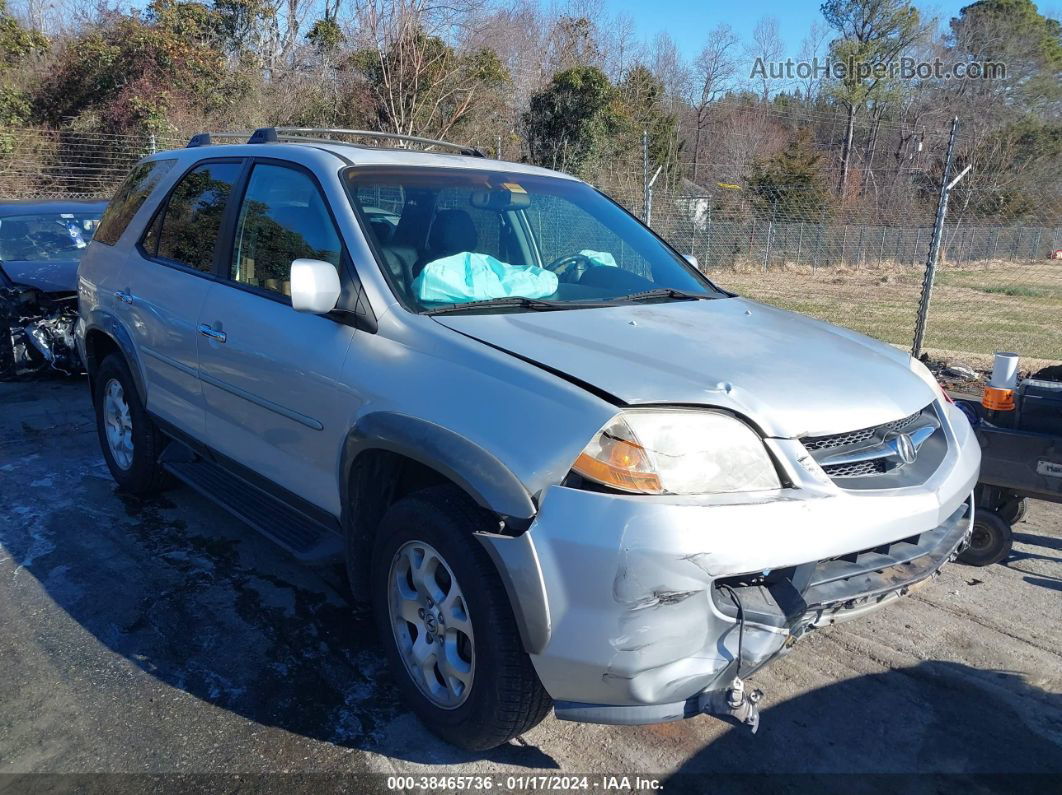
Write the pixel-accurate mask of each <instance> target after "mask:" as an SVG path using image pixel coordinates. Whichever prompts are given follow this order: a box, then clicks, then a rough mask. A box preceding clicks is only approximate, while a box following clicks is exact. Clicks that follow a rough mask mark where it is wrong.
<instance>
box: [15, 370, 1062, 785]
mask: <svg viewBox="0 0 1062 795" xmlns="http://www.w3.org/2000/svg"><path fill="white" fill-rule="evenodd" d="M1016 531H1017V532H1016V542H1015V545H1014V553H1013V555H1012V557H1011V559H1010V560H1009V561H1008V562H1007V564H1006V565H996V566H992V567H990V568H988V569H973V568H968V567H964V566H960V565H955V564H953V565H951V566H949V567H948V568H947V569H945V571H944V573H943V574H942V576H940V577H939V578H937V579H936V580H934V581H933V582H932V583H930V584H929V585H927V586H926V587H925V588H923V589H921V590H919V591H917V592H916V593H914V594H912V595H911V596H909V597H908V598H905V599H903V600H901V601H900V602H898V603H897V604H895V605H893V606H891V607H890V608H888V609H885V610H883V611H880V612H878V613H876V614H874V615H873V616H871V617H869V618H866V619H864V620H862V621H858V622H853V623H849V624H846V625H843V626H839V627H835V628H829V629H823V630H819V631H818V632H815V633H812V635H810V636H809V637H807V638H805V639H804V640H802V641H801V642H800V643H799V644H797V646H796V648H795V649H794V651H793V652H792V653H791V654H790V655H789V656H788V657H787V658H786V659H784V660H782V661H780V662H778V663H776V664H775V665H773V666H771V667H769V668H768V669H766V670H765V671H762V672H760V673H759V674H758V675H757V676H756V677H755V678H754V684H755V685H756V686H758V687H760V688H762V689H763V690H764V692H765V694H766V696H765V700H764V703H763V705H762V706H763V707H764V709H763V713H762V724H761V728H760V732H759V734H757V735H756V736H752V735H750V734H749V733H748V732H747V731H746V730H744V729H740V728H736V727H732V726H730V725H728V724H725V723H722V722H720V721H717V720H714V719H711V718H707V717H702V718H698V719H694V720H690V721H684V722H680V723H672V724H664V725H658V726H643V727H606V726H589V725H579V724H572V723H565V722H561V721H557V720H554V719H553V718H552V717H551V718H549V719H547V720H546V721H545V722H544V723H542V724H541V725H540V726H539V727H537V728H536V729H534V730H533V731H532V732H530V733H529V734H527V735H526V736H525V737H523V738H521V740H522V741H518V742H515V743H513V744H512V745H510V746H506V747H504V748H501V749H498V750H496V751H493V752H491V753H488V754H482V755H469V754H465V753H463V752H459V751H456V750H454V749H453V748H450V747H449V746H446V745H444V744H442V743H441V742H439V741H437V740H436V739H434V738H433V737H432V736H431V735H430V734H428V733H427V732H426V731H425V730H424V729H423V728H421V726H420V725H419V724H418V722H417V721H416V720H415V719H414V718H413V717H412V715H411V714H410V713H409V712H408V711H407V710H406V709H405V708H404V707H403V706H402V705H401V703H400V702H399V700H398V698H397V694H396V690H395V687H394V685H393V684H392V681H391V678H390V674H389V672H388V671H387V670H386V668H385V667H384V665H383V663H382V659H381V654H380V650H379V648H378V646H377V644H376V641H375V636H374V632H373V629H372V627H371V625H370V622H369V620H368V617H367V613H366V610H365V609H364V607H362V606H358V605H354V604H352V603H351V602H350V599H349V597H348V595H347V591H346V588H345V585H344V581H343V576H342V573H341V571H340V570H339V569H338V567H336V568H324V569H313V568H306V567H303V566H301V565H300V564H298V563H297V562H295V561H293V560H291V559H290V558H288V557H287V556H286V555H285V554H284V553H283V552H281V551H280V550H279V549H277V548H276V547H274V546H272V545H271V544H270V543H269V542H268V541H266V540H264V539H263V538H261V537H260V536H258V535H257V534H256V533H254V531H252V530H250V529H249V528H247V527H246V526H244V525H242V524H241V523H239V522H238V521H236V520H234V519H232V518H230V517H229V516H228V515H227V514H224V513H222V512H220V511H219V510H218V509H216V508H215V507H214V506H213V505H212V504H210V503H209V502H207V501H205V500H204V499H202V498H200V497H199V496H197V495H196V494H194V493H193V492H191V491H190V490H189V489H187V488H174V489H172V490H170V491H167V492H166V493H165V494H164V495H162V496H160V497H158V498H154V499H151V500H147V501H140V500H136V499H132V498H129V497H126V496H123V495H121V494H118V493H116V491H115V487H114V484H113V482H112V481H111V479H110V477H109V475H108V473H107V469H106V467H105V465H104V463H103V460H102V458H101V457H100V454H99V449H98V443H97V439H96V434H95V427H94V423H93V420H92V415H91V408H90V405H89V399H88V393H87V389H86V387H85V385H84V383H83V382H80V381H74V380H58V381H45V382H40V383H33V384H29V383H27V384H0V774H12V773H35V774H39V773H52V774H72V773H77V774H85V773H126V774H128V773H139V774H174V773H185V774H214V775H232V774H241V775H243V776H244V778H242V779H239V780H238V781H240V782H242V784H240V785H238V786H235V787H234V789H241V788H251V789H254V788H257V786H258V785H259V784H262V785H264V783H265V782H267V781H272V782H273V783H275V781H276V780H280V779H269V778H266V779H261V778H255V776H257V775H258V774H275V773H289V774H306V775H309V774H313V775H320V776H322V777H321V778H311V779H307V778H302V777H298V776H296V777H295V778H291V779H284V780H286V781H288V782H289V783H295V782H304V783H305V782H314V783H313V784H312V787H313V788H315V787H317V786H319V785H321V784H323V783H324V782H340V783H341V782H344V781H346V782H349V781H352V780H353V779H348V778H346V777H347V776H349V775H350V774H358V773H387V774H395V773H399V774H410V775H414V776H420V775H446V774H451V775H452V774H471V773H486V772H490V773H505V774H508V773H513V774H519V775H529V774H535V773H547V774H558V773H565V774H570V773H591V774H608V775H621V774H626V775H631V776H633V775H634V774H642V775H643V777H644V776H645V775H651V776H653V777H655V778H656V779H657V780H658V782H659V783H660V784H661V785H662V786H663V787H664V788H665V789H668V790H671V791H676V790H682V789H688V790H690V791H694V790H700V789H703V788H704V787H707V786H708V785H707V783H706V782H715V783H717V784H718V782H720V781H726V782H728V783H729V784H730V785H732V786H731V787H729V788H733V789H743V788H747V789H748V790H749V791H757V790H759V789H762V788H763V786H764V782H765V781H766V780H765V779H761V778H757V777H756V776H751V777H748V778H745V777H743V776H745V775H747V774H770V775H773V776H774V777H775V778H773V779H771V780H770V781H771V782H773V784H774V785H776V786H775V787H774V788H782V789H784V788H787V787H796V788H805V787H806V785H807V784H808V783H809V781H815V782H816V788H817V789H819V790H822V789H827V790H830V789H833V790H836V791H842V790H844V791H849V790H850V789H851V788H853V786H854V785H856V784H857V783H858V784H860V785H862V786H855V788H857V789H867V788H870V789H876V790H879V791H882V792H886V791H888V792H893V791H895V790H896V788H897V782H898V781H899V780H898V779H894V778H890V777H887V776H879V777H871V778H866V777H860V778H856V779H853V778H848V777H844V776H833V775H825V774H867V773H877V774H896V773H900V774H908V775H907V777H905V778H904V779H902V780H903V781H905V782H906V784H908V785H910V784H911V783H913V782H915V781H921V782H930V783H927V786H928V787H929V789H927V790H926V791H938V790H940V789H942V788H949V787H950V785H954V786H956V787H958V786H960V785H962V786H965V785H966V784H971V783H972V784H974V785H979V787H980V788H983V789H1006V788H1012V787H1017V785H1018V782H1021V786H1022V787H1025V786H1028V784H1029V782H1030V781H1031V779H1027V778H1019V777H1017V775H1016V774H1025V775H1028V774H1039V775H1043V776H1051V775H1053V776H1054V777H1055V778H1054V781H1055V786H1057V781H1058V776H1059V775H1060V774H1062V598H1060V597H1062V506H1056V505H1049V504H1046V503H1033V504H1032V505H1031V507H1030V511H1029V515H1028V518H1027V519H1026V521H1025V522H1023V523H1022V524H1020V525H1019V526H1018V527H1017V528H1016ZM705 774H713V775H718V774H728V777H727V778H725V779H718V778H714V777H713V775H705ZM800 774H822V777H821V778H815V779H811V778H808V777H807V776H803V775H800ZM911 774H920V775H919V777H918V778H911V777H910V775H911ZM921 774H937V775H940V774H997V777H995V778H991V777H977V776H975V777H974V778H971V779H968V780H966V781H965V783H964V782H963V781H960V780H959V779H955V778H945V779H932V780H930V779H927V778H924V777H922V775H921ZM248 776H250V778H248ZM123 780H125V781H127V782H132V781H137V780H138V779H123ZM169 780H171V781H172V779H169ZM99 781H100V782H106V783H101V784H100V787H101V788H102V789H111V788H115V787H117V784H116V783H115V782H116V780H108V779H99ZM594 781H597V779H595V780H594ZM931 781H932V782H936V783H931ZM1043 781H1044V782H1046V781H1048V779H1044V780H1043ZM942 782H943V784H942ZM33 783H36V784H37V785H38V786H37V787H36V788H37V789H49V788H51V789H64V788H69V785H70V780H69V779H63V778H62V777H60V778H57V779H48V778H38V777H31V778H17V777H12V776H10V775H6V776H0V790H4V789H5V787H6V788H7V789H9V790H12V791H13V790H15V789H19V790H21V789H25V788H27V787H29V788H33V787H32V784H33ZM620 783H621V784H622V782H620ZM376 784H377V785H378V787H377V788H382V787H383V786H384V784H383V783H382V780H378V781H377V782H376ZM944 784H947V785H948V786H944ZM595 788H596V787H595ZM631 788H636V787H635V786H634V782H633V779H632V783H631ZM906 788H908V787H906V786H905V789H906ZM974 788H975V789H977V788H978V786H975V787H974ZM1037 788H1038V789H1039V788H1040V786H1037ZM1056 791H1057V790H1056Z"/></svg>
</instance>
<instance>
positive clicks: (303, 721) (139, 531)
mask: <svg viewBox="0 0 1062 795" xmlns="http://www.w3.org/2000/svg"><path fill="white" fill-rule="evenodd" d="M38 474H39V473H38ZM32 477H33V475H27V478H32ZM60 483H62V484H64V485H63V486H62V487H61V488H60V486H59V484H60ZM70 484H72V485H70ZM12 485H13V486H15V488H13V489H12V494H13V495H15V496H16V499H15V500H14V502H13V503H11V504H9V505H6V506H3V508H4V509H5V510H4V511H0V513H7V512H10V513H12V514H13V515H14V516H13V517H12V518H13V519H14V521H5V522H3V525H4V526H2V527H0V541H2V542H3V547H4V548H5V549H6V550H7V552H8V553H9V554H10V555H11V556H12V557H13V559H14V561H15V562H16V564H17V565H18V566H19V569H18V570H17V571H16V572H15V577H27V576H33V577H34V578H36V579H37V580H38V581H39V582H40V583H41V585H42V586H43V588H44V589H45V590H46V592H47V593H48V595H49V596H50V597H51V598H52V599H53V600H54V601H55V602H56V603H57V604H58V605H59V606H60V607H61V608H62V609H63V610H65V611H66V612H67V613H68V614H69V615H70V616H71V617H72V618H73V619H74V620H76V621H77V622H78V623H79V624H80V625H81V626H82V627H84V628H85V629H86V630H88V631H89V632H90V633H91V634H92V635H93V636H95V637H96V638H97V639H98V640H99V641H100V642H101V643H103V644H104V645H105V646H107V647H108V648H109V649H111V650H113V651H114V652H116V653H118V654H120V655H122V656H124V657H125V658H127V659H129V660H130V661H132V662H133V663H135V664H136V665H137V666H139V667H140V668H141V669H142V670H144V671H146V672H148V673H150V674H151V675H153V676H155V677H157V678H158V679H160V680H161V681H163V682H165V683H166V684H167V685H170V686H172V687H175V688H179V689H181V690H184V691H186V692H188V693H190V694H192V695H194V696H196V697H198V698H200V699H202V700H203V701H206V702H209V703H211V704H213V705H216V706H218V707H222V708H226V709H229V710H231V711H233V712H235V713H237V714H239V715H241V716H243V717H245V718H247V719H249V720H251V721H254V722H257V723H260V724H264V725H269V726H276V727H279V728H282V729H285V730H287V731H290V732H294V733H297V734H300V735H304V736H307V737H310V738H314V739H317V740H321V741H327V742H331V743H334V744H337V745H340V746H346V747H350V748H357V749H362V750H372V751H375V752H377V753H381V754H386V755H388V756H391V757H395V758H399V759H405V760H409V761H414V762H422V763H427V764H432V765H439V764H459V763H462V762H467V761H469V760H471V759H484V758H486V759H489V760H492V761H494V762H496V763H498V764H502V765H507V766H513V767H535V768H541V767H556V762H555V761H554V760H553V759H552V758H551V757H549V756H548V755H546V754H544V753H543V752H542V751H540V750H539V749H538V748H535V747H533V746H528V745H520V744H512V745H509V746H505V747H503V748H500V749H497V750H495V751H492V752H490V753H488V754H485V755H484V754H480V755H474V756H473V755H469V754H466V753H464V752H461V751H458V750H456V749H454V748H452V747H450V746H448V745H446V744H444V743H442V742H441V741H439V740H437V739H435V738H434V737H433V736H432V735H430V734H429V733H428V732H427V731H426V730H424V729H423V728H422V727H421V726H420V724H419V723H417V721H416V720H414V719H412V717H411V716H410V715H408V714H407V713H406V710H405V709H404V707H403V706H402V705H401V704H400V703H399V700H398V694H397V689H396V688H395V687H394V686H393V683H392V682H391V680H390V678H389V672H388V670H387V669H386V667H385V664H384V662H383V656H382V653H381V650H380V648H379V646H378V644H377V641H376V635H375V628H374V626H373V624H372V622H371V617H370V615H369V610H368V607H367V605H362V604H357V603H354V602H353V601H352V599H351V597H350V596H349V591H348V590H347V587H346V581H345V575H344V573H343V572H342V569H341V567H339V566H335V567H330V568H329V567H322V568H316V569H315V568H310V567H304V566H302V565H301V564H299V563H297V562H296V561H294V560H291V559H289V558H288V557H287V556H286V555H285V553H284V552H282V551H281V550H279V549H278V548H276V547H275V546H273V545H272V544H271V543H269V542H268V541H266V540H265V539H263V538H261V537H259V536H257V535H256V534H255V532H254V531H253V530H251V529H250V528H248V527H246V526H244V525H242V524H240V523H239V522H236V521H235V520H232V519H230V518H229V517H228V516H227V515H226V514H223V513H221V512H220V511H219V510H218V509H216V508H215V507H214V506H213V505H212V504H210V503H208V502H207V501H205V500H203V499H202V498H200V497H198V495H195V494H194V493H192V492H191V491H190V490H188V489H185V488H175V489H173V490H171V491H169V492H166V493H164V494H162V495H160V496H158V497H153V498H150V499H139V498H134V497H130V496H127V495H123V494H120V493H118V492H117V491H116V489H115V486H114V483H113V481H111V480H110V479H109V478H108V477H107V475H106V469H105V468H103V467H102V464H101V462H92V461H78V460H76V459H74V460H68V461H67V462H66V464H65V465H64V466H63V467H61V470H60V471H59V472H55V473H52V474H49V475H47V476H46V477H39V476H38V477H36V479H33V480H29V482H27V483H23V484H18V485H16V484H12Z"/></svg>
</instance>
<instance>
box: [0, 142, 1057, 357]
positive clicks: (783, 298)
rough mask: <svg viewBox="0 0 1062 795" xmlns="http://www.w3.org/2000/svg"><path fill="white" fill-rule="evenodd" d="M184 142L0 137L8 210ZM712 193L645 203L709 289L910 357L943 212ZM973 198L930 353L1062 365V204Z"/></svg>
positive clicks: (641, 201) (693, 189) (622, 196)
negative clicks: (1011, 213)
mask: <svg viewBox="0 0 1062 795" xmlns="http://www.w3.org/2000/svg"><path fill="white" fill-rule="evenodd" d="M186 140H187V139H185V138H173V137H167V138H163V137H157V138H156V137H154V136H145V137H135V136H119V135H109V134H104V133H86V132H77V131H72V130H61V131H60V130H47V129H12V128H7V129H3V128H0V199H18V198H43V197H58V196H63V197H70V198H88V197H108V196H109V195H110V194H111V193H112V192H113V190H114V189H115V188H116V187H117V185H118V183H120V181H121V180H122V179H123V178H124V176H125V174H126V173H127V172H128V170H129V169H130V167H131V166H132V164H133V163H135V162H136V161H137V160H138V159H139V158H140V157H142V156H144V155H145V154H147V153H149V152H152V151H155V150H161V149H169V148H174V147H180V146H183V145H184V144H185V143H186ZM609 168H610V170H609V171H608V172H607V173H603V174H601V175H600V177H599V178H595V180H594V181H595V182H597V183H598V184H599V186H600V187H602V189H603V190H605V191H606V192H607V193H609V194H610V195H612V196H613V197H614V198H615V199H616V200H617V201H619V202H620V203H621V204H623V205H625V206H626V207H627V208H628V209H630V210H631V211H632V212H634V213H636V214H638V215H640V216H642V217H644V216H645V211H646V198H647V196H646V190H645V187H646V186H645V175H646V173H648V169H645V168H644V167H643V164H636V165H635V164H631V165H630V166H628V167H623V166H622V165H619V166H610V167H609ZM1052 178H1053V179H1055V180H1057V177H1052ZM705 182H706V181H705V180H703V179H702V183H701V184H699V185H694V184H693V183H690V182H688V181H686V180H682V179H673V180H672V182H671V184H670V186H669V187H665V186H664V184H663V180H660V183H659V184H658V185H657V186H656V187H654V189H653V190H652V191H651V193H650V196H649V200H650V206H651V219H650V221H651V223H650V225H651V226H652V227H653V229H654V230H655V231H656V232H657V233H658V234H660V235H661V236H662V237H664V238H665V239H667V240H668V241H669V242H670V243H671V244H672V245H673V246H675V247H676V248H677V249H678V250H680V251H682V252H683V253H686V254H690V255H692V256H694V257H696V258H697V261H698V263H699V265H700V267H701V269H702V270H703V271H704V272H705V273H707V274H708V275H709V276H710V277H711V278H712V279H713V280H715V281H716V282H718V283H719V284H720V285H721V286H723V287H725V288H728V289H731V290H733V291H734V292H737V293H740V294H742V295H746V296H748V297H750V298H754V299H756V300H761V301H764V302H766V303H770V304H774V305H777V306H780V307H783V308H786V309H792V310H795V311H798V312H803V313H806V314H809V315H812V316H815V317H819V318H822V319H824V320H827V321H830V322H832V323H837V324H839V325H842V326H847V327H849V328H852V329H855V330H857V331H860V332H863V333H866V334H869V335H871V336H874V337H877V338H879V339H882V340H885V341H887V342H890V343H893V344H895V345H897V346H900V347H903V348H910V346H911V343H912V339H913V336H914V330H915V323H916V318H917V316H918V306H919V300H920V297H921V293H922V282H923V277H924V274H925V268H926V261H927V257H928V253H929V249H930V243H931V240H932V236H933V225H934V217H935V212H936V205H935V201H934V200H932V199H930V200H928V201H926V202H923V203H922V204H921V205H920V206H912V207H909V208H905V209H902V210H891V211H886V210H885V209H883V208H881V207H876V206H873V205H871V206H867V205H866V203H864V204H863V205H862V206H861V207H860V208H857V209H838V208H837V207H835V206H827V205H826V203H825V202H821V201H819V202H803V203H802V202H801V201H800V200H799V199H794V198H793V197H792V196H791V195H787V194H786V193H785V192H784V191H782V190H779V191H778V192H777V194H774V195H772V193H771V191H770V190H769V189H767V190H765V189H764V186H757V188H756V190H755V191H753V190H752V189H750V188H748V187H747V186H738V185H734V184H728V183H717V184H718V188H709V189H705V187H704V184H705ZM707 184H712V183H711V182H708V183H707ZM1047 193H1049V194H1050V193H1051V192H1050V191H1048V192H1047ZM1054 193H1057V190H1055V191H1054ZM969 198H970V196H969V195H967V196H966V199H967V200H966V201H965V203H960V204H959V206H958V207H957V208H956V207H955V205H953V209H952V211H951V212H950V213H949V215H948V216H947V218H946V221H945V223H944V226H943V229H942V234H941V244H940V255H939V265H938V269H937V274H936V280H935V286H934V292H933V300H932V304H931V306H930V308H929V312H928V319H927V325H926V330H925V344H924V349H925V350H926V351H927V352H928V353H929V354H930V355H931V356H933V357H934V358H938V359H943V360H946V361H950V362H955V361H961V362H964V363H966V364H970V365H972V366H974V367H985V366H987V365H988V363H989V361H990V359H991V356H992V354H993V353H994V352H995V351H997V350H1012V351H1015V352H1017V353H1019V354H1021V355H1022V357H1024V358H1025V359H1026V360H1027V364H1028V365H1029V366H1036V365H1037V364H1038V362H1043V363H1056V362H1059V361H1062V206H1059V205H1058V204H1051V203H1050V202H1045V203H1044V205H1043V206H1041V207H1039V208H1037V209H1036V212H1035V213H1033V214H1032V218H1031V219H1029V218H1028V214H1027V218H1026V220H1024V221H1023V222H1021V223H1001V222H998V221H997V220H995V219H993V218H990V217H984V216H978V215H976V214H975V213H972V212H970V211H969V210H967V209H966V207H968V206H970V205H971V204H976V203H972V202H970V201H969Z"/></svg>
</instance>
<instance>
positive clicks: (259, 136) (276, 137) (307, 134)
mask: <svg viewBox="0 0 1062 795" xmlns="http://www.w3.org/2000/svg"><path fill="white" fill-rule="evenodd" d="M247 135H248V134H247V133H246V132H231V133H199V134H198V135H193V136H192V138H191V140H189V141H188V147H194V146H209V145H210V144H212V143H214V141H213V138H215V137H217V138H244V137H245V136H247ZM314 135H326V136H327V135H345V136H347V137H350V138H374V139H377V140H380V139H383V140H388V141H401V142H404V143H414V144H420V145H421V146H424V147H433V146H434V147H439V148H441V149H449V150H451V151H454V152H459V153H460V154H462V155H468V156H470V157H486V155H484V154H483V152H481V151H480V150H479V149H477V148H476V147H474V146H463V145H462V144H455V143H451V142H450V141H438V140H436V139H434V138H421V137H420V136H417V135H402V134H400V133H390V132H374V131H372V130H348V129H342V128H334V127H259V128H258V129H257V130H255V131H254V132H253V133H250V137H248V138H247V143H249V144H269V143H280V142H285V141H287V142H292V141H306V142H309V141H321V142H327V143H333V144H334V143H348V142H346V141H336V140H334V139H331V138H314V137H311V136H314ZM350 145H351V146H357V145H358V144H350Z"/></svg>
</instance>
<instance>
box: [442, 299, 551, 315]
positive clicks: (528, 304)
mask: <svg viewBox="0 0 1062 795" xmlns="http://www.w3.org/2000/svg"><path fill="white" fill-rule="evenodd" d="M507 306H513V307H517V308H518V309H532V310H534V311H536V312H545V311H548V310H550V309H567V308H569V307H570V306H571V304H567V303H564V302H562V301H543V300H541V299H539V298H525V297H524V296H522V295H513V296H508V297H506V298H487V299H484V300H482V301H466V302H465V303H463V304H450V305H448V306H439V307H436V308H435V309H428V310H425V311H424V314H425V315H446V314H449V313H451V312H464V311H465V310H468V309H493V308H494V307H507Z"/></svg>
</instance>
